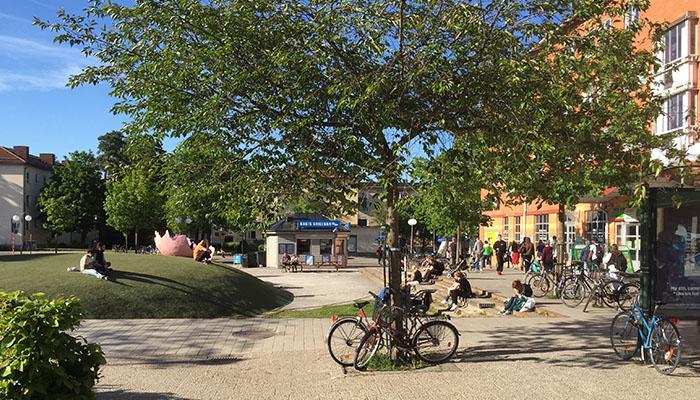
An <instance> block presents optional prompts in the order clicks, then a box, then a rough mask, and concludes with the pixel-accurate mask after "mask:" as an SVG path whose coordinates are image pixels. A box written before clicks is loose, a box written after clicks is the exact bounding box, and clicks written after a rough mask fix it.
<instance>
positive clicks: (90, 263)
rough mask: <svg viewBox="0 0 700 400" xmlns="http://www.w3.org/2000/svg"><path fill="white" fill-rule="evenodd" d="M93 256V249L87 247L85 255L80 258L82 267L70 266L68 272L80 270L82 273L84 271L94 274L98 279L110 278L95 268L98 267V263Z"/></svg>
mask: <svg viewBox="0 0 700 400" xmlns="http://www.w3.org/2000/svg"><path fill="white" fill-rule="evenodd" d="M93 257H94V253H93V249H87V250H86V251H85V254H84V255H83V257H82V258H81V259H80V267H78V268H75V267H69V268H68V272H78V271H80V273H83V274H85V275H92V276H94V277H95V278H98V279H105V280H106V279H109V278H108V276H107V275H105V274H102V273H100V272H98V271H97V270H96V269H95V267H97V266H98V265H97V263H96V262H95V259H94V258H93Z"/></svg>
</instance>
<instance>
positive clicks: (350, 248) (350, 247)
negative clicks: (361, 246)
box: [348, 235, 357, 253]
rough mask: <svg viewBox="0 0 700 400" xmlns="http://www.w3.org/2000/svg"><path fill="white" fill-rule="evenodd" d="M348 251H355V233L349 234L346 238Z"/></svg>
mask: <svg viewBox="0 0 700 400" xmlns="http://www.w3.org/2000/svg"><path fill="white" fill-rule="evenodd" d="M348 252H349V253H357V236H356V235H350V238H349V239H348Z"/></svg>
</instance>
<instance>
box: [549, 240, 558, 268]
mask: <svg viewBox="0 0 700 400" xmlns="http://www.w3.org/2000/svg"><path fill="white" fill-rule="evenodd" d="M550 244H551V245H552V251H553V252H554V262H555V263H556V262H558V261H559V241H558V240H557V237H556V236H552V240H551V241H550Z"/></svg>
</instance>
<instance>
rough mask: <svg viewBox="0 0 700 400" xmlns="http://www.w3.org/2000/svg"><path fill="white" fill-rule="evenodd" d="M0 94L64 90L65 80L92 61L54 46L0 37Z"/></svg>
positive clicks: (11, 37)
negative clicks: (18, 91)
mask: <svg viewBox="0 0 700 400" xmlns="http://www.w3.org/2000/svg"><path fill="white" fill-rule="evenodd" d="M2 59H4V60H5V61H4V62H3V61H0V91H2V92H8V91H12V90H52V89H64V88H65V87H66V83H67V82H68V77H69V76H70V75H74V74H77V73H79V72H80V71H81V70H82V68H83V67H85V66H87V65H89V64H97V63H98V60H97V59H96V58H94V57H89V58H88V57H85V56H84V55H83V54H82V53H81V52H80V51H79V50H78V49H75V48H70V47H67V46H59V45H57V44H45V43H42V42H38V41H34V40H29V39H25V38H22V37H16V36H8V35H0V60H2Z"/></svg>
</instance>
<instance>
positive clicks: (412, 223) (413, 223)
mask: <svg viewBox="0 0 700 400" xmlns="http://www.w3.org/2000/svg"><path fill="white" fill-rule="evenodd" d="M417 223H418V221H416V219H415V218H411V219H409V220H408V224H409V225H411V241H410V243H411V251H410V252H409V253H410V254H411V255H413V227H414V226H415V225H416V224H417Z"/></svg>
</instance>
